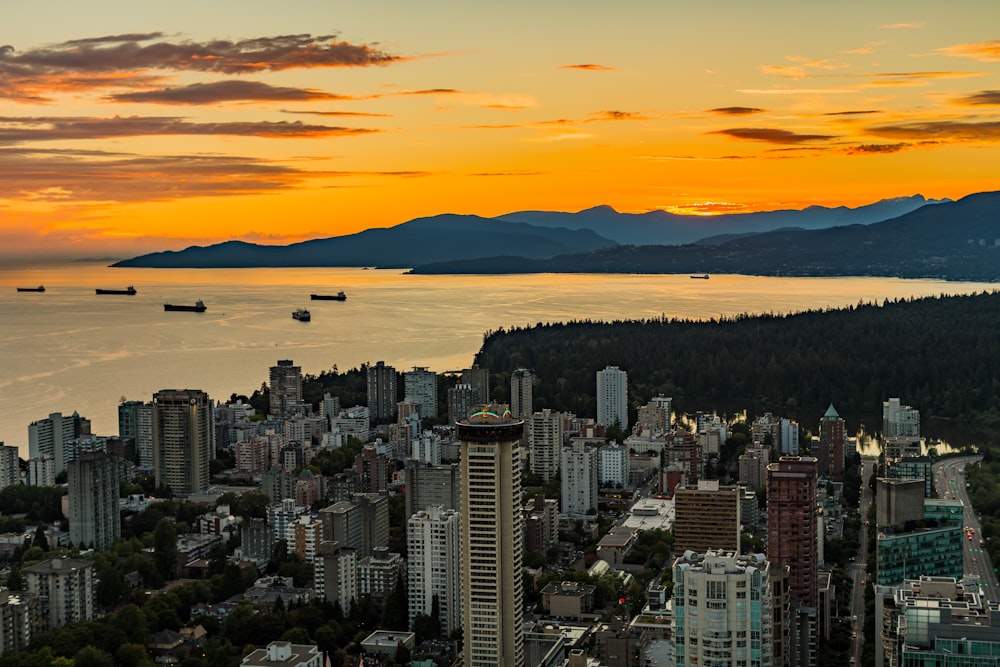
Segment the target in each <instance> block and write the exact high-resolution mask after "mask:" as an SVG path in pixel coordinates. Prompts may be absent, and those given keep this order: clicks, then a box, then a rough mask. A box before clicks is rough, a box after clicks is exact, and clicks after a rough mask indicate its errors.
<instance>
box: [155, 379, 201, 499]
mask: <svg viewBox="0 0 1000 667" xmlns="http://www.w3.org/2000/svg"><path fill="white" fill-rule="evenodd" d="M212 414H213V413H212V401H211V400H210V399H209V397H208V394H206V393H205V392H203V391H201V390H198V389H163V390H161V391H158V392H156V393H155V394H154V395H153V469H154V472H155V478H156V486H158V487H160V486H165V487H168V488H169V489H170V490H171V491H173V492H174V495H177V496H189V495H192V494H195V493H201V492H202V491H204V490H205V489H207V488H208V480H209V471H208V463H209V461H211V460H212V457H213V456H214V454H215V444H214V438H215V428H214V426H213V421H214V420H213V416H212Z"/></svg>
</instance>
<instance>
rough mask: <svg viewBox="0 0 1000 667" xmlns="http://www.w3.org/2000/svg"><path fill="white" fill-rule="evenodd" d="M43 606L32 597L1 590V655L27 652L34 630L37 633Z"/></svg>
mask: <svg viewBox="0 0 1000 667" xmlns="http://www.w3.org/2000/svg"><path fill="white" fill-rule="evenodd" d="M39 618H41V604H40V603H39V601H38V600H36V599H35V598H34V597H32V596H31V595H27V594H25V593H18V592H11V591H9V590H8V589H6V588H0V655H6V654H7V653H13V652H14V651H26V650H28V645H29V644H30V642H31V638H32V637H31V632H32V628H35V631H36V632H37V631H38V629H37V627H36V626H37V624H38V619H39Z"/></svg>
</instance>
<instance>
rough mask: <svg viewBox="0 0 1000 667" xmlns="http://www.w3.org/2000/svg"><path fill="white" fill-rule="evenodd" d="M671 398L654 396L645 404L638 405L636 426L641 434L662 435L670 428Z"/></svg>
mask: <svg viewBox="0 0 1000 667" xmlns="http://www.w3.org/2000/svg"><path fill="white" fill-rule="evenodd" d="M672 412H673V399H672V398H667V397H666V396H656V397H655V398H653V399H651V400H650V401H649V403H647V404H646V405H643V406H640V407H639V414H638V417H637V418H636V426H641V428H640V429H639V431H640V432H641V433H643V434H645V433H649V434H650V435H654V436H655V435H662V434H664V433H666V432H667V431H669V430H670V424H671V413H672Z"/></svg>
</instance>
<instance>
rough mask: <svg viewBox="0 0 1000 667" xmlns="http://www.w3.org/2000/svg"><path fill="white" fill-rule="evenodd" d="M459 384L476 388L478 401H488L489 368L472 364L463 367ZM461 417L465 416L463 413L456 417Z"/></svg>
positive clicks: (489, 397)
mask: <svg viewBox="0 0 1000 667" xmlns="http://www.w3.org/2000/svg"><path fill="white" fill-rule="evenodd" d="M461 384H466V385H469V386H470V387H472V388H473V389H476V390H478V391H479V402H480V403H489V402H490V400H491V396H490V370H489V369H488V368H480V367H479V366H473V367H472V368H466V369H464V370H463V371H462V381H461ZM462 417H465V415H462V416H461V417H458V418H457V419H461V418H462Z"/></svg>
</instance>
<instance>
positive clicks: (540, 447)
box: [528, 408, 563, 482]
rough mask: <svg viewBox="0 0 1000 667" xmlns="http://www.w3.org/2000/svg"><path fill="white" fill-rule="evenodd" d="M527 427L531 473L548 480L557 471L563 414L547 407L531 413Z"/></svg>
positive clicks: (560, 450) (561, 441) (561, 442)
mask: <svg viewBox="0 0 1000 667" xmlns="http://www.w3.org/2000/svg"><path fill="white" fill-rule="evenodd" d="M529 423H530V428H529V429H528V449H529V452H530V454H531V458H530V463H531V474H532V475H537V476H538V477H540V478H542V480H543V481H545V482H548V481H549V480H550V479H552V478H553V477H555V476H556V475H557V474H558V473H559V456H560V454H561V452H562V445H563V416H562V413H561V412H552V411H551V410H549V409H548V408H546V409H544V410H542V411H541V412H535V413H533V414H532V415H531V421H530V422H529Z"/></svg>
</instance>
